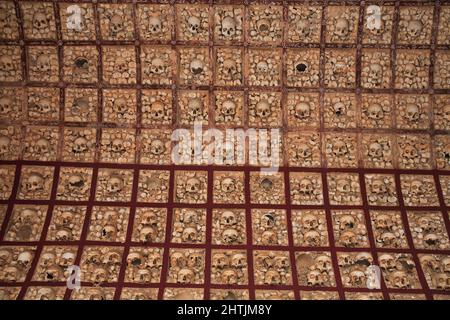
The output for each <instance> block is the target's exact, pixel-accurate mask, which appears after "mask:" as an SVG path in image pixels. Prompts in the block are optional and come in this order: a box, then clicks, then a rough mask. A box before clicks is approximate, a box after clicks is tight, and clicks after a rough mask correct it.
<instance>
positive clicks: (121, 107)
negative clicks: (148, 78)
mask: <svg viewBox="0 0 450 320" xmlns="http://www.w3.org/2000/svg"><path fill="white" fill-rule="evenodd" d="M113 109H114V111H115V112H117V113H118V114H120V115H123V114H124V113H125V112H127V109H128V107H127V100H125V99H124V98H117V99H115V100H114V103H113Z"/></svg>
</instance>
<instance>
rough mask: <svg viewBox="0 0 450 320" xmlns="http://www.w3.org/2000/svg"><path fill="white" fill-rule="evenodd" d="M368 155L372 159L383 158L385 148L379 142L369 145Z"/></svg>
mask: <svg viewBox="0 0 450 320" xmlns="http://www.w3.org/2000/svg"><path fill="white" fill-rule="evenodd" d="M368 154H369V156H370V157H371V158H374V159H380V158H382V157H383V147H382V146H381V144H379V143H378V142H372V143H371V144H369V150H368Z"/></svg>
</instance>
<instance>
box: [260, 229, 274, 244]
mask: <svg viewBox="0 0 450 320" xmlns="http://www.w3.org/2000/svg"><path fill="white" fill-rule="evenodd" d="M261 242H262V244H263V245H269V244H276V243H277V242H278V238H277V234H276V233H275V232H273V231H271V230H266V231H264V232H263V233H262V235H261Z"/></svg>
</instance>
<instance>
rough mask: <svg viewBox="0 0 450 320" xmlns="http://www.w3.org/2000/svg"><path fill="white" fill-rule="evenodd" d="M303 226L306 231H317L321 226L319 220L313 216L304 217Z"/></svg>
mask: <svg viewBox="0 0 450 320" xmlns="http://www.w3.org/2000/svg"><path fill="white" fill-rule="evenodd" d="M302 226H303V227H304V228H306V229H316V228H317V227H318V226H319V219H317V217H316V216H315V215H313V214H309V213H307V214H305V215H304V216H303V217H302Z"/></svg>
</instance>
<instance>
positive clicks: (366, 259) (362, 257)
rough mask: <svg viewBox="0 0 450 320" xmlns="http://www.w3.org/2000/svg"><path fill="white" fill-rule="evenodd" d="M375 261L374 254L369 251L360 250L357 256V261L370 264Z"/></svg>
mask: <svg viewBox="0 0 450 320" xmlns="http://www.w3.org/2000/svg"><path fill="white" fill-rule="evenodd" d="M372 262H373V259H372V256H371V255H370V253H368V252H360V253H358V254H357V255H356V257H355V263H357V264H360V265H365V266H369V265H371V264H372Z"/></svg>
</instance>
